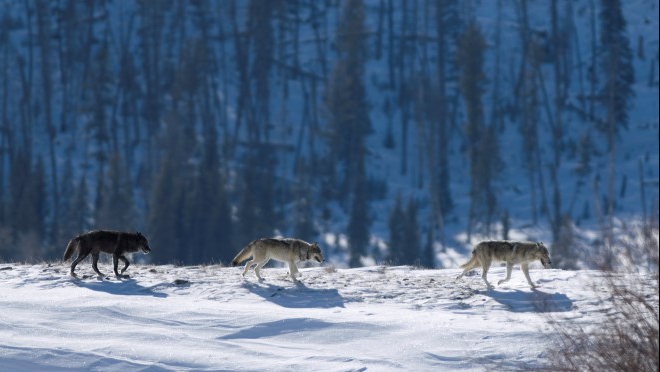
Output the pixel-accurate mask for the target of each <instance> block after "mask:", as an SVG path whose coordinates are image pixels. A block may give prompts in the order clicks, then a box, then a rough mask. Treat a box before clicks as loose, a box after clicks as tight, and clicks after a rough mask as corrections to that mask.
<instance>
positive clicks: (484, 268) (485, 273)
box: [481, 260, 493, 288]
mask: <svg viewBox="0 0 660 372" xmlns="http://www.w3.org/2000/svg"><path fill="white" fill-rule="evenodd" d="M490 263H491V262H490V260H488V261H486V262H484V264H483V265H482V266H481V269H482V271H483V272H482V273H481V279H483V280H484V282H486V286H487V287H488V288H493V286H492V285H490V283H488V278H487V276H488V269H490Z"/></svg>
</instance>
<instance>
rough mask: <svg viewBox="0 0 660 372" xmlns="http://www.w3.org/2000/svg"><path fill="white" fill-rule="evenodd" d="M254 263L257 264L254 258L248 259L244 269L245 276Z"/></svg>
mask: <svg viewBox="0 0 660 372" xmlns="http://www.w3.org/2000/svg"><path fill="white" fill-rule="evenodd" d="M252 265H256V264H255V263H254V259H252V260H250V261H248V262H247V263H246V264H245V269H243V276H245V274H247V272H248V270H250V268H251V267H252Z"/></svg>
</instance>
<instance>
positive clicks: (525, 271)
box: [520, 262, 536, 288]
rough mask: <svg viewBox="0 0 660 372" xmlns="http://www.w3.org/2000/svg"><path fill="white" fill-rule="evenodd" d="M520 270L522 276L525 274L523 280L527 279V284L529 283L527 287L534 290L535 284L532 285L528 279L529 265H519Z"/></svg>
mask: <svg viewBox="0 0 660 372" xmlns="http://www.w3.org/2000/svg"><path fill="white" fill-rule="evenodd" d="M520 269H521V270H522V272H523V274H525V278H527V283H529V285H530V286H531V287H532V288H536V284H534V282H532V279H531V278H530V277H529V264H528V263H527V262H525V263H524V264H522V265H520Z"/></svg>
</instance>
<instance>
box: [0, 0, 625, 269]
mask: <svg viewBox="0 0 660 372" xmlns="http://www.w3.org/2000/svg"><path fill="white" fill-rule="evenodd" d="M588 5H589V10H590V12H591V13H590V14H592V18H591V19H592V21H593V24H592V29H593V31H592V32H591V36H590V37H591V39H590V41H592V43H591V45H592V47H591V50H589V51H584V50H582V51H581V50H578V49H577V47H576V44H575V40H576V39H577V38H585V39H586V38H588V37H589V36H586V35H578V34H577V28H576V27H575V25H574V21H575V11H574V9H573V6H572V5H571V4H570V2H557V1H555V0H550V1H548V2H547V5H542V6H545V7H547V11H548V12H549V14H550V15H551V17H550V19H549V21H548V24H547V25H545V26H546V28H545V29H542V30H539V29H538V28H534V27H533V26H532V25H531V24H530V21H529V12H530V10H529V9H528V7H529V6H531V5H530V4H528V1H524V0H523V1H520V2H516V3H515V4H507V3H505V2H502V1H497V3H496V9H497V12H498V14H496V15H494V16H493V17H495V18H496V20H497V23H496V25H495V27H494V28H492V27H491V28H489V29H486V28H485V27H486V26H485V25H483V24H481V23H479V22H478V21H477V18H476V16H475V6H477V5H476V4H474V3H464V2H460V1H455V0H414V1H404V2H398V1H393V0H382V1H376V2H368V1H367V2H365V1H362V0H342V1H334V0H325V1H316V0H245V1H239V0H229V1H210V0H201V1H190V0H162V1H136V2H128V1H110V0H107V1H91V2H83V1H75V0H25V1H21V2H16V1H9V0H6V1H0V259H1V260H30V259H43V258H45V259H54V258H57V257H59V256H60V253H61V250H62V248H63V247H64V245H65V243H66V241H67V240H68V239H69V238H70V237H72V236H74V235H76V234H78V233H80V232H83V231H85V230H88V229H92V228H113V229H126V230H141V231H143V232H144V233H145V235H147V236H148V237H150V238H151V240H152V242H153V243H152V245H153V247H154V250H153V255H151V259H152V260H153V261H154V262H176V263H186V264H189V263H200V262H225V263H226V262H228V261H229V260H230V259H231V258H232V256H233V254H234V253H235V252H236V251H237V250H238V249H239V248H240V247H241V246H243V245H245V244H247V243H248V242H249V241H251V240H253V239H256V238H259V237H263V236H270V235H273V234H276V233H281V234H294V235H296V236H298V237H301V238H304V239H308V240H317V239H319V237H320V236H319V235H320V234H321V233H323V232H327V231H328V229H330V228H333V229H336V228H337V227H336V226H337V225H340V226H341V227H340V228H339V229H340V230H341V231H331V232H334V233H337V234H339V233H341V234H346V236H347V237H348V244H349V252H347V263H348V264H349V265H350V266H359V265H361V262H362V258H363V257H364V256H367V255H369V252H370V251H371V249H370V248H371V244H372V243H371V242H372V236H371V229H372V226H373V225H374V223H375V222H378V221H384V220H386V221H387V222H388V223H386V224H387V226H388V229H389V239H388V242H389V254H388V255H387V256H386V257H384V259H385V260H388V261H389V262H392V263H399V264H419V265H423V266H428V267H433V266H434V265H435V262H434V260H435V258H434V257H435V254H436V253H437V252H436V247H438V246H439V247H441V248H440V249H444V245H445V239H446V237H445V232H444V227H445V225H446V223H447V220H448V219H451V220H453V221H457V220H458V221H461V222H460V223H461V224H462V225H463V226H465V228H466V230H467V231H468V236H470V235H475V236H477V235H478V236H492V235H494V234H496V230H497V228H496V227H497V226H498V224H499V223H500V221H504V220H505V219H506V221H507V225H508V222H509V220H508V218H509V215H508V212H507V206H503V205H501V204H500V203H499V201H498V195H499V193H501V192H502V188H503V186H502V183H503V181H502V180H501V178H499V175H500V174H501V173H502V171H503V170H504V169H506V168H509V169H516V168H517V167H521V168H522V169H523V172H521V174H524V176H521V182H520V184H522V183H523V182H522V180H525V181H524V183H526V184H527V186H526V190H527V192H529V194H530V204H531V216H530V217H531V219H532V220H533V223H540V222H542V221H543V218H545V220H546V221H547V222H548V223H549V224H550V226H551V228H552V231H553V235H554V236H555V240H557V241H560V239H558V238H559V237H561V236H565V235H566V232H565V231H564V230H565V229H566V228H568V227H570V221H571V213H570V211H571V210H572V205H570V203H571V202H570V201H569V200H568V199H569V198H568V197H567V196H565V195H562V193H561V191H560V187H559V186H560V183H561V180H560V178H559V170H560V169H561V167H562V165H563V164H564V163H566V161H567V159H578V163H579V164H580V169H579V170H578V171H577V173H578V177H580V178H581V179H587V178H588V177H593V176H594V170H593V167H592V165H591V164H590V163H591V162H592V161H593V158H595V157H600V156H605V154H607V156H608V157H609V159H611V162H613V159H614V158H613V157H614V154H615V153H616V140H617V133H619V131H621V130H626V128H627V127H626V124H627V112H628V109H629V103H630V99H631V97H632V88H631V85H632V83H633V81H634V75H633V70H632V53H631V48H630V42H629V39H628V35H626V25H625V20H624V19H623V17H622V13H621V3H620V2H619V1H614V0H611V1H610V0H602V1H600V2H598V3H597V2H596V0H590V1H589V4H588ZM505 6H509V7H513V9H514V11H515V14H516V17H517V22H518V25H519V26H520V27H519V30H520V31H519V32H520V33H519V40H517V41H516V43H518V44H516V45H513V46H512V45H506V44H505V43H504V42H503V41H502V40H504V38H503V36H502V35H503V33H504V32H505V30H506V28H504V27H503V26H502V25H501V16H502V15H501V14H500V13H501V12H503V8H504V7H505ZM535 6H537V7H538V6H539V5H535ZM596 10H599V13H597V12H596ZM596 14H598V16H596ZM596 30H597V32H599V34H598V35H596V36H594V32H596ZM512 50H513V52H512ZM518 51H519V52H518ZM576 56H577V57H576ZM583 56H584V57H583ZM586 56H589V58H587V57H586ZM575 58H578V59H582V58H584V61H582V60H580V61H575V60H574V59H575ZM576 64H577V65H579V66H581V67H580V68H577V70H575V69H574V68H572V67H571V66H575V65H576ZM544 69H545V70H544ZM548 69H551V70H552V73H551V74H547V73H544V71H546V72H547V70H548ZM548 76H551V77H552V78H549V77H548ZM573 80H575V81H578V83H579V84H576V83H572V81H573ZM576 91H577V92H578V93H575V92H576ZM571 94H573V95H576V94H577V95H580V96H581V97H584V99H582V100H580V101H579V104H578V105H575V104H574V103H573V102H575V100H570V99H569V96H570V95H571ZM600 108H604V109H605V110H600ZM600 112H604V113H605V114H604V115H600V114H599V113H600ZM569 120H571V121H573V122H576V121H577V122H579V128H578V129H576V130H574V131H572V132H569V131H568V130H567V123H566V121H569ZM548 128H549V129H548ZM576 128H577V127H576ZM510 129H512V130H514V131H517V132H518V133H519V136H520V141H519V142H518V143H519V144H520V149H515V151H516V152H518V153H521V154H522V156H521V158H520V159H519V160H516V161H515V162H514V161H512V160H509V159H510V158H509V157H507V156H506V155H507V154H508V153H511V152H512V150H513V149H511V148H505V149H502V146H501V143H500V136H501V135H502V133H503V132H504V131H506V130H510ZM377 135H379V136H382V137H381V138H375V137H376V136H377ZM596 138H598V139H604V140H605V143H606V144H607V145H606V146H605V147H604V148H599V147H598V145H597V144H596V141H595V139H596ZM576 143H577V144H579V146H576ZM543 146H549V148H550V149H551V150H549V151H550V152H551V154H550V155H549V157H548V154H545V157H544V155H543V154H542V150H541V149H542V148H543ZM576 147H577V148H579V149H580V151H581V152H580V153H579V154H575V151H573V152H572V150H571V149H572V148H576ZM381 153H386V154H387V156H388V158H391V159H395V161H394V162H393V163H392V164H387V168H388V169H387V171H382V170H381V171H376V170H374V164H378V162H379V161H380V160H379V159H380V158H381ZM548 159H550V160H548ZM544 162H545V164H544ZM456 164H464V165H465V169H466V171H465V172H458V173H456V172H454V173H452V170H453V169H454V170H455V169H456V168H457V167H461V166H460V165H459V166H457V165H456ZM612 164H613V163H612ZM616 177H617V175H616V173H615V171H614V168H613V166H612V168H611V169H610V173H609V175H608V178H607V190H608V191H607V198H606V201H607V202H606V204H605V208H603V211H604V214H605V215H607V216H609V217H610V218H611V217H612V216H613V215H614V213H615V210H616V195H615V193H614V186H613V184H614V182H615V181H616V179H617V178H616ZM393 180H395V181H397V183H399V184H401V183H403V184H405V185H406V186H407V187H409V188H410V189H411V190H413V193H414V195H403V196H399V197H396V196H394V195H392V194H393V193H394V191H396V190H391V189H390V184H391V182H392V181H393ZM399 180H404V181H403V182H398V181H399ZM454 182H458V184H467V185H469V189H467V190H456V189H452V187H451V186H452V184H454ZM457 192H460V193H463V192H465V195H466V196H467V200H469V205H467V206H464V208H462V209H461V208H457V207H456V206H457V201H456V200H457V195H456V193H457ZM461 197H462V196H461ZM388 200H389V202H388ZM395 200H396V201H395ZM374 203H381V204H382V203H386V205H388V206H390V207H391V209H390V214H389V217H388V216H387V215H385V216H384V215H377V214H376V213H375V212H374V210H373V208H372V206H373V205H374ZM404 203H407V204H406V205H405V206H404V205H403V204H404ZM339 218H344V221H342V222H341V223H337V219H339ZM610 225H611V220H610ZM567 226H568V227H567ZM558 249H563V248H562V247H558ZM562 254H564V256H566V257H568V252H563V253H562Z"/></svg>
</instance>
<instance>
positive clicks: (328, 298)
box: [243, 281, 344, 309]
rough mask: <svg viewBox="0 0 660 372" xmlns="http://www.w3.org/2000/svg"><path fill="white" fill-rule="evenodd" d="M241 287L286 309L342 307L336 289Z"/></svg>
mask: <svg viewBox="0 0 660 372" xmlns="http://www.w3.org/2000/svg"><path fill="white" fill-rule="evenodd" d="M243 287H244V288H246V289H248V290H249V291H250V292H252V293H254V294H256V295H257V296H260V297H263V298H264V299H265V300H268V301H270V302H272V303H274V304H276V305H279V306H282V307H288V308H320V309H329V308H333V307H344V298H343V297H342V296H341V295H340V294H339V291H337V290H336V289H334V288H333V289H314V288H310V287H307V286H305V285H304V284H303V283H301V282H297V283H296V284H294V285H293V286H292V287H286V288H285V287H282V286H278V285H272V284H267V283H263V282H262V283H252V282H249V281H245V282H244V283H243Z"/></svg>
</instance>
